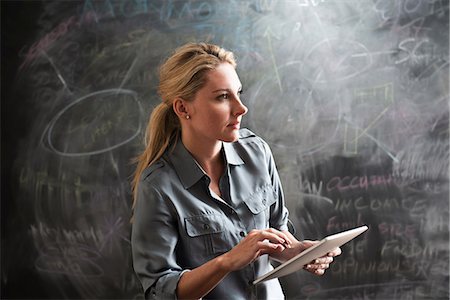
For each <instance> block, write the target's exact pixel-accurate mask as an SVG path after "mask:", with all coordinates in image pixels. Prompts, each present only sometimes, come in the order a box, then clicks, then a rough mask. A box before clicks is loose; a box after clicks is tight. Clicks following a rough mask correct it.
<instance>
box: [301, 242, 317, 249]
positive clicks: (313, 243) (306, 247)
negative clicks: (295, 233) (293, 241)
mask: <svg viewBox="0 0 450 300" xmlns="http://www.w3.org/2000/svg"><path fill="white" fill-rule="evenodd" d="M318 242H319V241H310V240H304V241H301V242H300V249H301V251H304V250H305V249H308V248H309V247H312V246H314V245H315V244H317V243H318Z"/></svg>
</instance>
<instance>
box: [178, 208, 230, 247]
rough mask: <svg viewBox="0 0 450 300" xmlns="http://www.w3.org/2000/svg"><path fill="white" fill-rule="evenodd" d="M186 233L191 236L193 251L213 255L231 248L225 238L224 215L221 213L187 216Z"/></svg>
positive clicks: (190, 245)
mask: <svg viewBox="0 0 450 300" xmlns="http://www.w3.org/2000/svg"><path fill="white" fill-rule="evenodd" d="M184 222H185V227H186V233H187V235H188V236H189V237H190V239H189V248H190V249H191V251H193V252H192V253H202V254H203V255H212V254H216V253H222V252H226V251H228V250H229V249H230V247H228V243H227V241H226V239H225V224H224V223H225V222H224V216H223V215H220V214H208V215H197V216H193V217H190V218H185V219H184Z"/></svg>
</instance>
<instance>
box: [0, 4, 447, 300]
mask: <svg viewBox="0 0 450 300" xmlns="http://www.w3.org/2000/svg"><path fill="white" fill-rule="evenodd" d="M1 3H2V297H4V298H22V299H56V298H58V299H61V298H65V299H80V298H83V299H112V298H114V299H142V298H143V296H142V292H141V288H140V286H139V283H138V281H137V279H136V277H135V275H134V273H133V270H132V267H131V259H130V226H131V225H130V223H129V219H130V216H131V193H130V177H131V175H132V172H133V169H134V167H133V165H132V164H131V159H132V158H133V157H134V156H135V155H136V154H137V153H138V151H139V150H140V149H142V147H143V146H142V137H143V128H145V124H146V122H147V118H148V115H149V113H150V112H151V110H152V108H153V107H154V106H155V105H156V104H157V103H159V101H160V100H159V99H158V96H157V93H156V87H157V66H158V65H159V64H160V63H161V61H162V60H163V59H164V58H165V57H166V56H167V54H168V53H169V52H170V51H171V50H172V49H174V48H176V47H178V46H180V45H182V44H184V43H186V42H192V41H207V42H212V43H217V44H220V45H222V46H224V47H225V48H228V49H230V50H232V51H234V52H235V54H236V57H237V60H238V73H239V75H240V78H241V81H242V82H243V86H244V94H243V99H244V102H245V103H246V105H247V106H248V107H249V113H248V115H247V116H246V117H245V118H244V125H245V126H246V127H249V128H250V129H252V130H253V131H255V132H256V133H257V134H259V135H260V136H262V137H263V138H264V139H266V140H267V142H268V143H269V144H270V145H271V147H272V150H273V153H274V156H275V159H276V161H277V165H278V169H279V172H280V176H281V179H282V182H283V186H284V192H285V194H286V202H287V206H288V208H289V210H290V219H291V220H292V222H293V224H294V226H295V228H296V233H295V234H296V236H297V237H298V238H301V239H319V238H321V237H323V236H325V235H328V234H332V233H335V232H338V231H341V230H344V229H348V228H351V227H355V226H358V225H362V224H367V225H368V226H369V227H370V229H369V231H368V232H367V233H366V234H364V235H363V236H361V237H358V238H357V239H355V240H354V241H352V242H350V243H348V244H347V245H345V246H344V247H343V254H342V255H341V256H340V257H339V258H337V259H336V262H335V263H334V264H333V266H332V268H331V269H330V270H328V271H327V273H326V275H324V276H323V277H316V276H314V275H311V274H309V273H306V272H304V271H301V272H297V273H295V274H293V275H291V276H287V277H285V278H283V280H282V285H283V286H284V290H285V293H286V296H287V298H288V299H366V298H368V299H448V298H449V101H448V100H449V99H448V98H449V2H448V1H447V0H393V1H386V0H285V1H282V0H242V1H241V0H239V1H238V0H227V1H225V0H209V1H207V0H191V1H178V0H114V1H113V0H95V1H94V0H82V1H43V2H38V1H2V2H1Z"/></svg>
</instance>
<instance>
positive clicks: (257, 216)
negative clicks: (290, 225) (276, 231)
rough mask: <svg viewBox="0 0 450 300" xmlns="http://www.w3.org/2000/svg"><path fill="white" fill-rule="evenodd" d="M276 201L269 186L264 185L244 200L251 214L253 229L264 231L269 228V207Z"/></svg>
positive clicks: (273, 192)
mask: <svg viewBox="0 0 450 300" xmlns="http://www.w3.org/2000/svg"><path fill="white" fill-rule="evenodd" d="M276 201H277V197H276V194H275V191H274V190H273V188H272V186H271V185H270V184H265V185H263V186H261V187H259V188H257V189H256V191H255V192H254V193H253V194H252V195H250V196H249V197H247V198H246V199H244V202H245V204H246V205H247V207H248V209H249V210H250V212H251V213H252V214H253V220H254V227H255V228H256V229H264V228H267V227H269V219H270V206H271V205H272V204H274V203H275V202H276Z"/></svg>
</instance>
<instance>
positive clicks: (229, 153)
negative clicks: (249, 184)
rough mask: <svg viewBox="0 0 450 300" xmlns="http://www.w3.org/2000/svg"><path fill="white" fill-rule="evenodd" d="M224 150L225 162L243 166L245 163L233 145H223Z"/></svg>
mask: <svg viewBox="0 0 450 300" xmlns="http://www.w3.org/2000/svg"><path fill="white" fill-rule="evenodd" d="M223 150H224V152H225V161H226V162H227V163H229V164H230V165H236V166H238V165H243V164H244V161H243V160H242V158H241V157H240V156H239V154H238V153H237V152H236V149H234V147H233V143H223Z"/></svg>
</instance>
